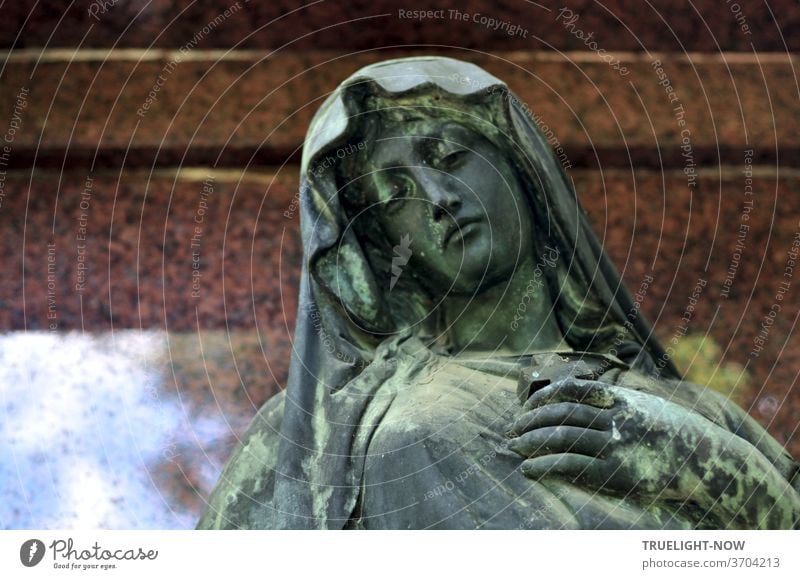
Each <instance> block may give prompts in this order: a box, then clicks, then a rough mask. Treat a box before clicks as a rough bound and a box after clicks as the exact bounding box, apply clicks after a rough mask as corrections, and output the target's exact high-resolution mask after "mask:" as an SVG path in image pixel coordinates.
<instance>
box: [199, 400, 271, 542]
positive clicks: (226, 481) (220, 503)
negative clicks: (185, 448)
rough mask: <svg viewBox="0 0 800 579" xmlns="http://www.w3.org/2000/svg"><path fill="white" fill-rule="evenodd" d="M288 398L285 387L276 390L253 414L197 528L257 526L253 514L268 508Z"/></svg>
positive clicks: (256, 514) (255, 514)
mask: <svg viewBox="0 0 800 579" xmlns="http://www.w3.org/2000/svg"><path fill="white" fill-rule="evenodd" d="M285 398H286V397H285V395H284V391H281V392H280V393H278V394H276V395H275V396H273V397H272V398H270V399H269V400H268V401H267V402H266V403H265V404H264V405H263V406H262V407H261V408H260V409H259V411H258V413H257V414H256V416H255V418H253V421H252V422H251V423H250V426H249V427H248V428H247V431H246V432H245V433H244V435H243V436H242V437H241V439H240V441H239V444H238V445H237V447H236V450H235V451H234V453H233V456H232V457H231V459H230V460H229V461H228V465H227V466H226V467H225V470H224V471H222V474H221V475H220V478H219V483H218V484H217V487H216V489H215V490H214V492H213V493H212V494H211V497H210V498H209V501H208V508H207V509H206V511H205V513H204V515H203V518H202V519H201V520H200V522H199V523H198V525H197V528H198V529H236V528H255V527H254V526H253V522H252V520H253V518H254V517H258V516H259V513H260V512H261V511H264V510H265V509H267V510H269V506H268V505H269V504H270V503H271V500H272V492H273V488H274V482H275V466H276V464H277V459H278V443H279V441H280V436H279V433H280V430H281V424H282V422H283V409H284V405H285Z"/></svg>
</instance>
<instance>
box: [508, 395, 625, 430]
mask: <svg viewBox="0 0 800 579" xmlns="http://www.w3.org/2000/svg"><path fill="white" fill-rule="evenodd" d="M559 425H564V426H582V427H584V428H593V429H595V430H608V429H610V428H611V426H612V416H611V413H610V411H608V410H603V409H601V408H597V407H595V406H589V405H586V404H578V403H575V402H557V403H554V404H547V405H545V406H541V407H539V408H535V409H533V410H529V411H527V412H524V413H523V414H522V415H521V416H519V417H518V418H517V419H516V420H515V421H514V424H513V425H512V426H511V429H510V430H509V435H511V436H518V435H520V434H522V433H523V432H528V431H529V430H533V429H535V428H541V427H543V426H559Z"/></svg>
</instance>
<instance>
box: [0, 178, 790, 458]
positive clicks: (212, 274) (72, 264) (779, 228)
mask: <svg viewBox="0 0 800 579" xmlns="http://www.w3.org/2000/svg"><path fill="white" fill-rule="evenodd" d="M742 167H743V165H742ZM296 173H297V167H295V166H292V167H288V168H286V169H284V170H282V171H281V172H279V174H278V178H277V179H276V180H275V182H274V183H273V184H272V185H271V186H270V179H271V176H270V175H269V174H267V175H261V176H257V174H256V173H255V172H252V174H251V175H250V176H249V177H248V178H247V179H245V180H244V181H242V182H241V183H239V184H238V185H237V180H236V179H231V178H230V177H225V176H224V175H223V176H221V177H219V178H218V179H217V180H216V182H215V185H214V192H213V194H212V196H211V197H210V198H209V199H208V200H207V204H208V209H207V210H206V213H205V214H204V215H203V219H204V221H203V224H202V228H203V229H202V239H201V242H200V249H199V251H200V254H199V258H200V260H201V261H200V263H201V266H200V267H201V269H200V271H201V273H202V277H201V280H202V281H201V285H200V293H199V295H200V297H199V298H194V297H192V253H191V252H192V248H191V241H192V239H191V238H192V233H193V229H192V228H193V227H194V225H195V224H194V222H193V220H194V218H195V216H196V215H197V211H198V208H199V207H200V205H199V203H200V200H201V198H200V194H201V192H202V181H201V180H186V179H179V180H177V181H176V180H175V179H174V176H167V175H161V174H159V175H156V176H153V177H152V178H151V179H149V183H148V177H147V174H146V173H141V172H127V173H124V174H123V176H122V178H121V179H118V178H117V176H116V175H114V174H108V173H103V174H98V175H96V176H95V179H94V182H93V189H92V194H91V195H92V196H91V201H90V207H89V209H88V212H87V213H88V216H89V218H88V220H87V225H86V227H87V240H86V251H87V256H88V257H87V262H86V263H87V268H88V269H87V276H86V280H85V288H84V289H83V291H82V292H81V293H79V292H77V291H76V290H75V284H76V281H77V275H78V270H77V267H78V263H79V262H78V259H77V255H78V253H77V251H78V250H77V244H78V241H77V240H76V234H77V232H78V227H79V216H80V213H81V208H80V202H81V191H82V189H83V187H84V185H85V182H84V180H85V174H81V173H68V174H64V175H61V176H59V175H58V174H57V173H48V172H39V173H37V174H36V178H35V179H34V181H33V184H32V187H31V189H30V192H31V195H30V197H28V194H27V192H28V180H29V177H28V176H26V175H25V174H24V173H16V174H11V175H10V176H9V177H8V179H7V182H6V198H5V200H4V203H3V206H2V207H1V208H0V227H2V228H3V231H5V232H6V235H4V236H3V237H2V238H0V243H1V244H2V245H3V246H4V247H3V255H6V256H7V260H6V266H7V270H6V271H7V272H8V275H6V276H3V277H2V282H0V284H2V285H0V288H2V290H1V291H0V296H2V300H3V302H4V304H5V307H3V308H2V309H0V326H2V327H4V328H6V329H23V328H26V329H47V328H48V324H49V323H50V322H51V321H53V320H50V319H48V311H49V309H48V295H47V291H48V284H47V276H48V271H47V266H48V262H47V259H48V253H47V251H48V246H47V244H48V243H51V242H53V241H54V243H55V263H54V271H53V275H54V279H55V285H54V289H55V310H54V311H55V314H56V319H55V323H56V324H57V327H58V329H59V330H67V329H81V328H84V329H85V330H87V331H104V330H110V329H120V328H140V327H143V328H155V329H168V330H170V331H173V332H175V331H177V332H195V331H197V330H198V329H199V330H214V329H237V330H247V331H251V332H257V333H258V335H259V336H260V345H259V349H261V348H262V347H263V352H262V353H259V351H258V349H255V346H253V345H251V346H249V348H250V350H248V352H250V354H252V356H250V355H247V356H241V362H240V363H241V364H243V365H244V366H245V367H247V366H248V365H249V364H256V365H257V366H258V367H259V368H260V369H253V372H254V374H258V375H262V376H266V375H269V376H270V378H269V379H268V383H269V384H272V386H269V385H267V386H266V390H263V389H262V390H260V392H261V393H260V394H258V395H254V399H253V403H252V404H249V405H248V408H249V410H248V412H251V411H252V409H253V408H255V407H256V406H257V405H258V403H260V401H262V400H263V399H264V398H265V396H267V395H268V393H270V392H274V391H275V390H274V389H275V388H277V385H279V384H284V383H285V375H286V370H287V364H288V352H289V349H290V346H289V344H290V336H291V331H292V329H293V327H294V322H295V315H296V311H295V310H296V304H297V302H296V292H297V283H298V274H299V264H300V259H301V247H300V240H299V235H298V228H297V224H298V222H297V216H296V215H293V216H292V217H291V218H288V219H287V218H286V217H285V216H284V211H286V210H287V209H288V208H289V207H290V204H291V198H292V195H294V193H295V191H296V187H297V177H296ZM571 175H572V176H573V178H574V179H575V182H576V186H577V188H578V190H579V192H580V194H581V199H582V201H583V204H584V206H585V208H586V209H587V211H588V212H589V215H590V216H591V218H592V221H593V223H594V224H595V226H596V228H597V231H598V235H599V236H600V238H601V239H602V240H603V243H604V245H605V247H606V250H607V251H608V252H609V254H610V255H611V256H612V258H613V259H614V261H615V263H616V264H617V265H618V267H619V268H620V270H621V271H622V273H623V276H624V278H625V281H626V283H627V285H628V287H629V288H631V289H632V290H633V291H635V290H636V289H637V288H638V287H639V284H640V283H641V280H642V279H643V276H644V275H646V274H648V273H649V272H650V271H651V268H652V275H653V276H654V278H655V283H654V284H652V286H651V288H650V289H649V290H648V293H647V296H646V299H645V300H644V303H643V310H644V311H645V312H646V314H647V315H648V316H649V318H650V319H651V320H653V322H654V323H655V326H656V332H657V334H658V336H659V338H660V339H661V340H663V341H665V342H668V341H669V340H670V339H671V338H672V337H674V336H676V335H678V328H679V326H680V318H681V316H682V315H683V312H684V310H685V309H686V307H687V303H688V300H689V297H690V294H691V293H692V289H693V288H694V286H695V284H696V283H697V280H698V278H701V277H702V278H703V279H705V280H707V286H706V288H705V289H704V291H703V293H702V295H701V296H700V299H699V302H698V304H697V310H696V312H695V315H694V318H693V319H692V322H691V325H690V330H689V331H690V332H691V333H700V334H704V333H706V332H708V334H709V335H710V336H711V337H713V338H714V340H715V341H716V342H717V343H718V344H720V345H721V347H722V349H723V351H724V356H723V358H722V360H721V362H725V361H732V362H738V363H741V364H747V369H748V371H749V372H751V374H752V380H751V381H750V382H749V386H748V389H747V391H746V394H745V400H746V404H747V405H748V406H750V410H751V412H752V413H753V414H754V416H756V417H757V418H759V419H760V420H762V421H764V422H769V421H772V423H771V424H772V426H771V429H772V432H773V433H774V434H775V435H776V436H777V437H778V438H779V439H780V440H781V441H782V442H786V443H789V444H790V447H791V448H792V450H793V451H794V452H795V453H796V454H798V451H800V446H798V442H797V440H798V437H797V434H796V430H797V424H798V422H797V416H798V405H797V403H796V402H795V401H796V400H797V399H798V397H797V395H796V394H795V393H794V387H795V384H796V373H797V369H798V368H800V337H798V333H797V332H796V331H794V324H795V320H796V317H797V315H798V311H800V299H798V292H799V291H800V281H797V280H791V287H790V288H789V291H788V293H787V294H786V295H785V298H784V300H783V301H782V302H781V303H782V310H781V312H780V314H779V315H778V316H777V317H776V320H775V323H774V325H773V326H772V328H771V330H770V334H769V337H768V340H767V343H766V345H765V347H764V350H763V351H762V352H760V354H759V356H758V357H751V356H750V352H751V350H752V349H753V346H754V340H755V338H756V337H757V336H758V333H759V331H760V324H761V322H762V321H763V319H764V317H765V316H766V315H767V314H768V312H769V309H770V307H771V306H772V304H773V303H775V302H776V298H775V295H776V292H777V290H778V286H777V284H778V283H779V281H781V279H782V277H781V276H782V273H783V271H784V267H785V266H786V263H787V261H786V260H787V252H788V251H789V249H790V247H791V240H792V237H793V236H794V235H795V233H796V232H798V231H800V222H798V220H800V210H798V209H799V208H798V207H797V199H800V197H799V196H798V194H799V193H800V176H799V175H798V174H797V173H794V172H789V173H787V172H783V173H782V174H781V177H780V178H777V179H776V178H775V177H774V175H772V173H771V172H770V171H769V170H767V169H765V168H757V178H756V179H755V184H754V191H755V194H754V197H753V198H754V208H753V210H752V211H751V213H750V214H749V215H750V217H749V219H748V221H747V224H748V225H749V226H750V229H749V231H748V234H747V237H746V240H745V249H744V250H743V251H742V258H741V260H740V262H739V265H738V268H737V271H736V276H735V278H734V282H733V284H732V286H731V289H730V292H729V297H727V298H725V297H723V294H722V289H723V287H724V286H723V283H724V280H725V278H726V274H727V272H728V269H729V266H730V265H731V263H732V256H733V248H734V245H735V243H736V239H737V233H738V231H739V224H740V222H741V219H742V217H741V215H742V203H743V202H744V200H745V197H744V176H743V175H742V174H741V173H740V172H739V171H738V169H737V168H731V169H726V170H725V172H724V173H723V174H722V177H721V178H720V177H719V176H718V175H716V174H715V173H714V172H711V171H704V172H703V173H702V175H701V176H700V178H699V180H698V186H697V188H696V189H690V188H689V187H688V186H687V180H686V178H685V176H683V174H682V173H679V172H672V173H667V174H665V175H662V174H660V173H657V172H650V171H637V172H634V173H633V174H631V173H630V172H625V171H618V170H607V171H604V172H603V173H602V175H601V174H600V173H598V172H595V171H588V170H584V171H571ZM201 177H202V175H201ZM56 191H58V192H59V195H58V206H57V207H56V206H55V202H56V195H55V193H56ZM26 207H27V218H26ZM632 209H634V213H633V214H634V215H635V218H636V220H635V222H634V221H633V220H632V218H631V210H632ZM54 215H55V234H54V235H53V234H52V233H51V231H52V227H53V223H54ZM23 231H25V234H24V235H25V237H24V239H23ZM23 256H24V260H25V276H24V290H23V276H22V260H23ZM651 264H653V265H652V266H651ZM23 298H24V301H23ZM81 299H82V309H81ZM251 350H252V351H251ZM261 364H269V365H270V366H263V367H262V366H260V365H261ZM187 368H188V365H187ZM192 372H194V374H193V373H192ZM225 372H228V370H225ZM195 374H197V375H196V376H195V377H196V378H197V381H198V384H199V383H202V382H203V381H205V380H206V378H205V376H204V374H203V373H202V372H201V371H200V369H199V368H197V367H196V368H195V369H194V370H193V371H189V370H187V371H186V372H185V375H183V377H182V378H181V379H182V380H189V381H190V382H191V381H192V380H193V379H192V378H191V376H194V375H195ZM186 376H189V378H187V377H186ZM229 376H230V374H229ZM229 382H230V384H229V386H230V388H234V389H235V388H237V387H238V386H237V385H236V384H235V382H232V381H231V379H230V377H229V378H226V379H224V380H223V379H219V380H216V379H215V380H214V381H213V382H212V383H216V384H228V383H229ZM226 387H227V386H226ZM190 390H191V391H192V392H193V396H198V397H199V398H198V404H200V405H201V406H202V405H204V404H209V403H212V402H213V398H209V397H208V396H209V395H210V394H209V393H208V392H206V393H203V392H204V391H203V389H202V388H198V387H195V388H190ZM786 395H789V402H788V403H781V404H779V405H778V411H777V414H775V415H773V413H772V411H771V410H770V408H772V406H771V404H772V403H771V402H770V401H769V400H767V402H764V399H765V397H770V396H771V397H773V398H774V400H777V401H783V399H784V397H785V396H786ZM765 409H766V410H765Z"/></svg>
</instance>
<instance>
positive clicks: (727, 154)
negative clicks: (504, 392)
mask: <svg viewBox="0 0 800 579" xmlns="http://www.w3.org/2000/svg"><path fill="white" fill-rule="evenodd" d="M406 54H410V53H408V52H398V51H382V50H379V51H373V52H370V53H365V54H355V55H352V56H347V55H340V54H331V53H321V52H307V53H302V54H297V53H291V54H290V53H283V54H281V55H278V56H274V57H271V58H269V59H266V60H262V59H260V57H257V56H253V55H242V56H241V58H239V57H237V58H236V59H235V60H218V61H217V60H214V59H213V58H211V59H209V58H210V57H208V56H207V57H205V58H204V59H202V60H198V61H195V60H187V61H184V62H182V63H180V64H179V65H177V66H176V67H175V68H174V69H170V72H168V73H166V72H165V66H166V65H167V63H168V62H169V60H170V59H171V58H173V57H172V56H169V55H168V54H162V55H161V57H160V60H155V61H153V60H146V61H142V62H137V61H136V59H134V60H109V61H104V60H103V58H98V59H90V60H88V61H79V62H73V63H71V64H70V63H68V62H66V61H64V60H60V61H55V62H50V61H46V60H45V61H42V62H39V63H38V64H35V70H34V63H35V61H31V60H25V61H23V62H17V61H13V62H10V63H8V64H7V67H6V71H5V73H4V81H5V82H4V83H3V84H2V88H0V121H2V119H10V118H11V116H12V112H13V111H12V109H13V106H14V102H15V97H14V95H15V94H16V93H17V92H18V91H19V89H20V87H25V88H28V89H29V90H30V94H29V97H28V99H27V106H26V108H25V109H24V111H23V116H22V120H23V126H22V129H21V130H20V131H18V133H17V134H16V137H15V140H14V143H13V150H12V151H11V155H10V160H9V163H10V166H12V167H29V166H31V165H33V164H34V163H35V164H36V166H38V167H42V166H45V167H51V168H57V169H61V168H62V167H75V166H86V167H89V166H94V167H97V168H101V167H107V166H111V167H117V166H120V165H122V164H123V163H124V165H125V166H126V167H143V168H149V167H151V166H153V164H154V163H155V164H156V165H157V166H181V165H207V166H220V165H222V166H225V165H228V166H236V167H241V166H246V165H249V164H253V163H255V164H277V165H280V164H281V163H283V162H284V161H285V160H286V159H290V160H293V161H295V162H296V161H297V159H298V158H299V151H300V149H301V147H302V142H303V138H304V136H305V131H306V129H307V128H308V123H309V121H310V119H311V116H312V115H313V113H314V112H315V110H316V109H317V107H318V106H319V104H320V102H321V100H322V99H323V98H324V97H325V96H326V95H327V94H328V93H329V92H330V91H331V90H333V89H334V88H335V87H336V86H337V84H338V83H340V82H341V81H342V80H343V79H344V78H346V77H347V76H348V75H349V74H351V73H352V72H353V71H355V70H357V69H358V68H360V67H362V66H364V65H366V64H368V63H371V62H374V61H377V60H381V59H383V58H388V57H392V56H400V55H406ZM451 54H452V55H453V56H456V57H459V58H465V59H467V60H470V61H472V62H475V63H476V64H478V65H480V66H483V67H485V68H486V69H487V70H489V71H490V72H492V73H494V74H496V75H497V76H498V77H500V78H502V79H504V80H506V81H507V82H508V84H509V85H510V86H511V87H512V89H513V90H514V91H515V92H516V93H517V95H518V96H519V98H520V99H521V100H522V101H523V102H524V103H525V104H526V105H527V106H528V107H529V108H530V109H531V110H532V111H534V113H535V114H536V115H538V116H539V118H540V121H541V123H542V124H543V125H547V126H548V127H550V128H552V129H553V131H554V134H553V136H554V138H557V139H558V140H559V141H560V142H561V143H562V144H563V145H564V147H565V150H566V155H567V158H568V160H569V163H570V164H571V165H572V166H573V167H590V168H596V167H600V166H602V167H612V166H614V167H628V166H631V165H632V166H634V167H636V168H642V167H650V168H659V167H662V166H667V167H683V166H684V159H683V157H682V156H681V153H682V151H681V149H680V146H681V145H682V144H683V138H684V137H686V138H688V139H689V143H690V144H691V147H692V150H691V154H692V158H693V162H694V163H695V164H697V165H698V166H700V165H703V164H717V163H720V162H722V163H738V162H739V160H740V158H741V151H742V149H744V148H748V147H749V148H754V149H755V151H756V152H755V162H756V163H766V164H773V163H774V162H775V161H776V159H778V157H780V160H781V161H782V162H785V163H797V162H800V132H798V131H797V127H798V126H800V112H798V111H800V108H798V106H797V104H798V93H797V90H796V84H795V80H794V74H795V72H794V69H793V63H792V61H790V60H789V59H788V58H786V57H779V56H774V55H773V56H769V55H761V56H759V57H754V56H746V55H745V56H739V57H733V56H728V57H726V58H727V59H728V60H725V61H723V60H722V59H720V58H716V57H711V56H705V57H698V58H695V59H694V60H692V61H688V60H685V59H682V58H680V57H677V56H674V55H662V56H657V59H658V60H661V61H662V62H663V71H664V74H665V75H666V77H665V78H666V81H669V82H670V83H671V86H672V87H674V96H672V97H670V95H668V94H667V91H665V88H664V87H663V86H661V85H660V84H659V82H661V79H660V78H659V76H658V71H657V70H656V69H655V68H654V67H653V66H652V65H651V61H650V59H648V58H646V57H641V58H642V59H644V60H641V59H639V60H631V61H626V62H625V67H626V68H627V69H629V73H628V74H627V75H626V76H625V77H622V76H620V74H619V72H618V71H616V70H614V69H613V68H612V67H610V66H609V65H608V64H606V63H605V62H601V61H598V60H597V59H596V58H595V56H594V55H592V54H591V53H581V54H580V55H574V54H570V55H563V56H558V55H556V56H554V55H552V54H545V53H505V54H498V55H494V56H492V55H482V54H478V53H476V52H469V51H463V50H461V51H453V52H451ZM136 58H138V57H136ZM637 58H638V57H637ZM655 58H656V56H654V59H655ZM504 59H505V60H504ZM31 74H33V77H32V78H29V77H30V76H31ZM159 75H162V76H164V79H163V86H162V87H161V88H160V90H159V91H158V92H157V94H156V100H154V101H153V102H152V106H151V107H150V108H149V109H147V110H144V109H143V107H144V106H145V104H146V102H147V99H148V94H149V92H150V91H151V90H152V87H153V85H154V83H155V82H156V80H157V79H158V78H159ZM273 91H274V92H273ZM670 98H672V99H673V102H670ZM678 106H682V107H683V110H684V112H685V116H684V117H683V119H679V118H678V117H677V113H676V111H675V107H678ZM139 112H141V113H142V114H141V115H140V114H139ZM680 120H684V121H685V123H686V125H685V126H680V125H679V121H680ZM1 128H2V125H0V129H1ZM684 130H687V131H689V132H688V133H683V134H682V132H683V131H684ZM778 151H779V153H778Z"/></svg>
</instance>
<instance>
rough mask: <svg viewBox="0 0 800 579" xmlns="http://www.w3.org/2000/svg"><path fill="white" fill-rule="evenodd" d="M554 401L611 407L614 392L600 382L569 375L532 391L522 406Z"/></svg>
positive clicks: (534, 405)
mask: <svg viewBox="0 0 800 579" xmlns="http://www.w3.org/2000/svg"><path fill="white" fill-rule="evenodd" d="M556 402H580V403H583V404H589V405H591V406H597V407H598V408H611V407H612V406H613V405H614V394H613V393H612V392H611V390H610V388H609V387H608V385H607V384H604V383H602V382H597V381H595V380H580V379H578V378H572V377H570V378H565V379H563V380H559V381H558V382H554V383H553V384H550V385H549V386H545V387H544V388H542V389H541V390H538V391H536V392H534V393H533V394H532V395H531V397H530V398H528V401H527V402H525V404H524V406H523V408H524V409H525V410H532V409H534V408H538V407H540V406H544V405H545V404H553V403H556Z"/></svg>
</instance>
